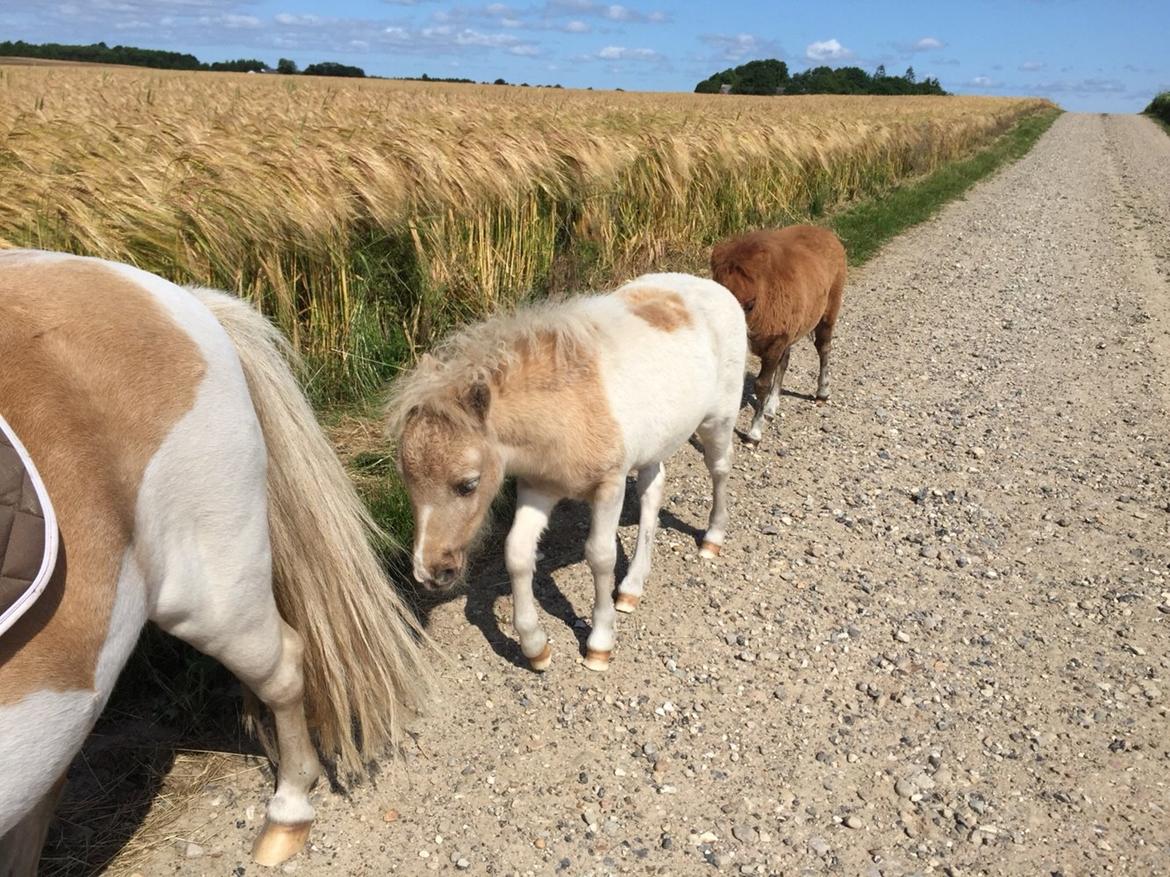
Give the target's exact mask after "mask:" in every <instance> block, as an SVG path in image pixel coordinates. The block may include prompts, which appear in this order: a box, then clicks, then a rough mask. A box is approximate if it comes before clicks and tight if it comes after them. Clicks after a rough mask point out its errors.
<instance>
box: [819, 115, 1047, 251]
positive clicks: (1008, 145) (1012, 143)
mask: <svg viewBox="0 0 1170 877" xmlns="http://www.w3.org/2000/svg"><path fill="white" fill-rule="evenodd" d="M1059 115H1060V111H1059V110H1052V111H1049V112H1044V113H1038V114H1036V115H1033V116H1027V117H1026V118H1024V119H1022V120H1021V121H1020V122H1019V123H1017V124H1016V126H1015V127H1014V128H1012V129H1011V130H1010V131H1008V132H1007V133H1005V134H1004V135H1003V136H1002V137H1000V138H999V139H998V140H996V141H995V142H994V143H993V144H992V145H991V146H989V147H988V148H987V149H985V150H983V151H982V152H980V153H978V154H976V155H974V156H972V157H971V158H968V159H964V160H962V161H956V162H952V163H951V164H948V165H947V166H946V167H943V168H941V169H940V170H938V171H935V172H934V173H933V174H930V175H929V176H927V177H924V178H922V179H920V180H916V181H914V182H911V183H909V184H906V185H903V186H897V187H895V188H893V189H891V190H890V191H889V192H888V193H887V194H885V195H883V196H882V197H881V198H875V199H872V200H867V201H864V202H862V203H860V204H855V205H853V206H851V207H848V208H847V209H845V210H844V211H842V212H840V213H838V214H836V215H835V216H833V217H831V218H830V219H829V223H828V224H829V227H830V228H832V229H833V230H834V231H835V232H836V233H837V234H838V235H839V236H840V238H841V241H842V242H843V243H844V244H845V252H847V253H848V254H849V263H850V264H851V265H854V266H856V265H863V264H865V263H866V262H868V261H869V260H870V259H871V258H872V257H873V256H874V255H875V254H876V253H877V251H878V250H879V249H880V248H881V246H882V245H883V244H884V243H886V242H887V241H889V240H890V239H891V238H894V237H896V236H897V235H899V234H901V233H902V232H904V231H905V230H906V229H908V228H910V227H911V226H914V225H918V223H920V222H925V221H926V220H928V219H930V218H931V217H932V216H934V214H936V213H937V212H938V211H939V210H941V209H942V207H943V206H944V205H945V204H946V203H947V202H948V201H952V200H954V199H955V198H957V197H959V196H960V195H962V194H963V193H964V192H966V191H967V190H968V189H970V188H971V187H972V186H973V185H975V183H977V182H979V181H980V180H981V179H983V178H984V177H987V176H988V175H990V174H992V173H994V172H995V171H996V170H998V169H999V168H1001V167H1003V166H1004V165H1005V164H1008V163H1009V162H1012V161H1015V160H1016V159H1018V158H1021V157H1022V156H1024V155H1026V154H1027V152H1028V150H1030V149H1031V148H1032V146H1033V145H1035V143H1036V141H1037V140H1039V139H1040V136H1041V135H1042V134H1043V133H1044V132H1045V131H1047V130H1048V129H1049V128H1050V127H1051V126H1052V123H1053V122H1055V121H1056V117H1057V116H1059Z"/></svg>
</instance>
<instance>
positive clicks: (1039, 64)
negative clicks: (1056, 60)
mask: <svg viewBox="0 0 1170 877" xmlns="http://www.w3.org/2000/svg"><path fill="white" fill-rule="evenodd" d="M1046 66H1047V65H1046V64H1045V63H1044V62H1043V61H1025V62H1024V63H1023V64H1021V65H1020V69H1021V70H1023V71H1024V72H1025V73H1032V72H1034V71H1036V70H1043V69H1044V68H1045V67H1046Z"/></svg>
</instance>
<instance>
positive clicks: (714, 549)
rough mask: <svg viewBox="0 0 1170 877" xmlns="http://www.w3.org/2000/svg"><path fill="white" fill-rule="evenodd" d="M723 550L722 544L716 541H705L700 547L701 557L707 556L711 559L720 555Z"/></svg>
mask: <svg viewBox="0 0 1170 877" xmlns="http://www.w3.org/2000/svg"><path fill="white" fill-rule="evenodd" d="M722 550H723V546H722V545H716V544H715V543H714V542H704V543H703V547H702V548H700V549H699V557H705V558H707V559H708V560H710V559H711V558H713V557H718V556H719V552H720V551H722Z"/></svg>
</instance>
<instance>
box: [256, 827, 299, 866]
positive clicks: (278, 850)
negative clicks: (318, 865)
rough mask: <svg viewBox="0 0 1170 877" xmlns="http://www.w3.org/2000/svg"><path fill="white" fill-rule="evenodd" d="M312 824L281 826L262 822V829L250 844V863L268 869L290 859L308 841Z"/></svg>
mask: <svg viewBox="0 0 1170 877" xmlns="http://www.w3.org/2000/svg"><path fill="white" fill-rule="evenodd" d="M312 827H313V823H312V822H293V823H290V824H288V825H282V824H281V823H279V822H269V821H268V820H265V821H264V828H263V830H261V832H260V836H259V837H257V838H256V842H255V843H254V844H252V861H254V862H255V863H256V864H257V865H265V866H267V867H269V868H271V867H273V866H275V865H279V864H281V863H282V862H284V861H287V860H288V859H291V858H292V857H293V856H295V855H296V854H297V853H299V852H300V851H301V850H302V849H304V848H305V843H306V841H308V839H309V829H310V828H312Z"/></svg>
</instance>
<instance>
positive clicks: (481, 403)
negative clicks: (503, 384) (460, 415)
mask: <svg viewBox="0 0 1170 877" xmlns="http://www.w3.org/2000/svg"><path fill="white" fill-rule="evenodd" d="M462 402H463V407H464V408H466V409H467V410H468V411H470V412H471V413H472V414H474V415H475V416H476V417H478V418H479V420H480V422H481V423H482V422H485V421H486V420H487V413H488V408H490V407H491V404H492V390H491V387H489V386H488V385H487V381H476V382H475V383H473V384H472V385H471V386H470V387H468V388H467V390H466V392H464V394H463V399H462Z"/></svg>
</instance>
